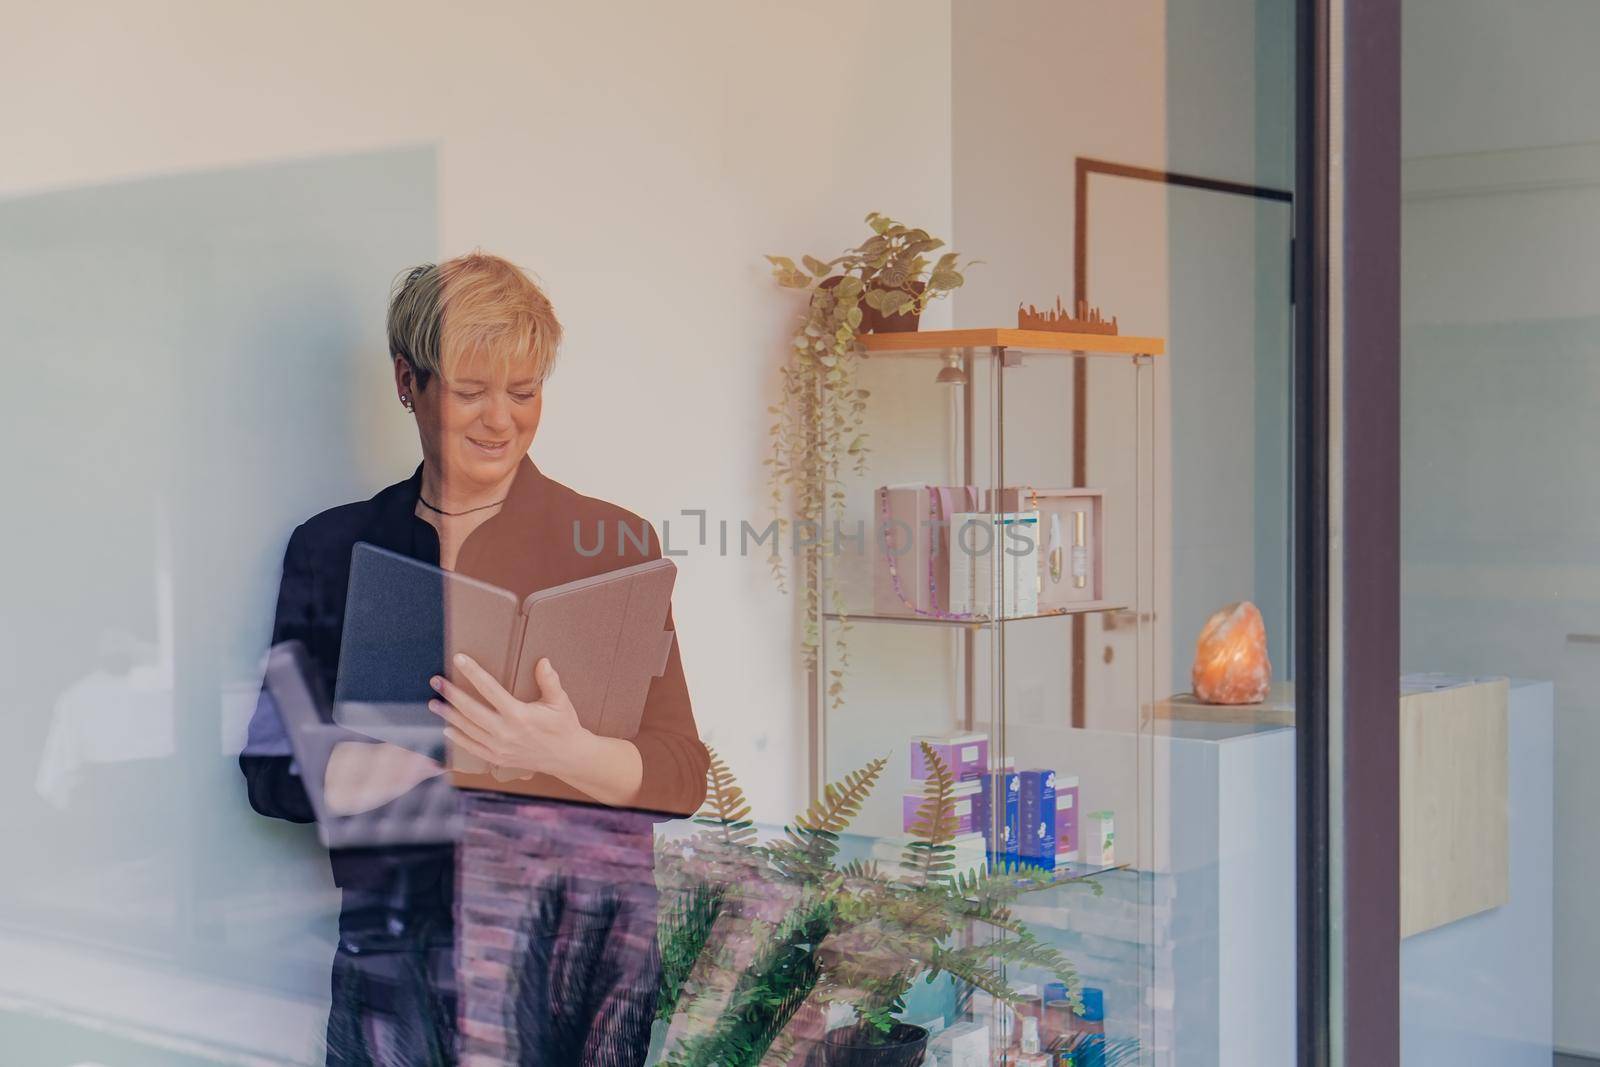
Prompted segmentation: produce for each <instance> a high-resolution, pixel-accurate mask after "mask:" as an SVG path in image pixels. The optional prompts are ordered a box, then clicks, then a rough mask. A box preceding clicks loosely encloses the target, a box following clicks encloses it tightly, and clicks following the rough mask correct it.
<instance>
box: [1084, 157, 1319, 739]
mask: <svg viewBox="0 0 1600 1067" xmlns="http://www.w3.org/2000/svg"><path fill="white" fill-rule="evenodd" d="M1096 174H1102V175H1105V176H1107V177H1111V178H1128V179H1132V180H1134V181H1146V182H1155V183H1158V184H1161V185H1171V186H1178V187H1182V188H1186V189H1200V190H1203V191H1205V192H1213V193H1222V194H1224V195H1228V196H1245V197H1252V198H1254V199H1257V200H1265V201H1269V202H1276V203H1284V204H1288V205H1289V208H1290V213H1291V215H1293V212H1294V193H1293V192H1291V191H1290V190H1288V189H1273V188H1269V187H1267V186H1264V185H1248V184H1245V183H1243V182H1232V181H1226V180H1223V179H1221V178H1207V177H1204V176H1203V175H1199V174H1184V173H1181V172H1178V171H1171V170H1160V169H1157V168H1155V167H1140V166H1135V165H1133V164H1130V163H1117V162H1114V161H1111V160H1106V159H1096V158H1094V157H1092V156H1077V157H1076V158H1075V159H1074V160H1073V178H1072V279H1073V281H1072V306H1073V307H1074V308H1077V307H1079V306H1080V305H1084V304H1087V303H1088V302H1089V184H1090V183H1089V179H1090V178H1091V177H1093V176H1094V175H1096ZM1291 225H1292V224H1291ZM1291 240H1292V238H1291ZM1290 264H1291V266H1290V272H1291V278H1290V280H1289V295H1290V302H1291V304H1292V303H1293V300H1294V279H1293V277H1292V274H1293V270H1294V267H1293V255H1292V253H1291V257H1290ZM1088 464H1089V359H1088V357H1086V356H1079V357H1076V358H1075V359H1073V361H1072V484H1073V485H1087V484H1088V477H1089V466H1088ZM1291 498H1292V494H1291ZM1291 586H1292V583H1291ZM1292 596H1293V592H1292V591H1291V597H1292ZM1085 619H1086V616H1084V615H1073V616H1072V620H1071V623H1070V626H1071V635H1072V637H1071V640H1072V645H1071V649H1072V650H1071V661H1072V688H1071V693H1070V695H1069V697H1068V702H1067V706H1068V708H1069V709H1070V712H1071V723H1072V725H1073V726H1074V727H1076V728H1079V729H1081V728H1083V726H1084V725H1085V724H1086V720H1087V715H1086V708H1087V705H1088V701H1087V698H1086V696H1085V691H1084V681H1085V674H1086V672H1087V670H1088V636H1087V626H1086V622H1085ZM1294 629H1295V630H1296V632H1298V629H1299V627H1298V626H1296V627H1294ZM1163 684H1164V683H1163Z"/></svg>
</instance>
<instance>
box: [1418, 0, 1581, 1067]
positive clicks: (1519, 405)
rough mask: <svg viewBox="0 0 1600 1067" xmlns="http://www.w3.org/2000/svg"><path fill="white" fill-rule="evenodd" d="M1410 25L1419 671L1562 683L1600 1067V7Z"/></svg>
mask: <svg viewBox="0 0 1600 1067" xmlns="http://www.w3.org/2000/svg"><path fill="white" fill-rule="evenodd" d="M1403 13H1404V19H1405V23H1404V47H1405V51H1404V55H1403V68H1402V74H1403V78H1404V84H1403V87H1404V97H1403V126H1402V142H1403V150H1404V155H1405V179H1406V181H1405V200H1404V208H1403V226H1404V229H1403V232H1402V250H1403V255H1404V273H1403V280H1402V296H1403V321H1404V326H1405V333H1404V347H1403V349H1402V359H1403V372H1404V392H1403V396H1402V405H1403V406H1402V421H1401V425H1402V430H1403V436H1402V460H1403V475H1404V482H1403V487H1404V497H1403V501H1404V503H1403V511H1402V571H1401V575H1402V577H1401V581H1402V596H1403V600H1402V632H1401V636H1402V641H1403V644H1402V653H1403V655H1404V657H1405V665H1406V666H1407V667H1408V668H1410V669H1424V668H1425V669H1430V670H1433V669H1443V670H1461V671H1469V672H1475V673H1510V674H1515V675H1521V676H1523V677H1530V678H1541V679H1550V680H1552V681H1554V682H1555V696H1556V772H1555V773H1556V781H1555V790H1556V792H1555V820H1556V826H1555V839H1556V841H1557V842H1558V846H1557V850H1556V861H1555V862H1556V869H1555V899H1554V901H1553V902H1552V906H1553V908H1554V914H1555V924H1556V926H1555V976H1554V989H1555V1002H1554V1014H1555V1042H1556V1046H1557V1047H1558V1048H1564V1049H1568V1050H1571V1051H1578V1052H1584V1053H1588V1054H1590V1055H1596V1054H1600V1020H1597V1018H1596V1016H1595V1013H1594V1011H1593V1006H1592V1003H1591V1002H1592V1000H1593V993H1594V990H1595V989H1596V988H1597V987H1600V967H1597V964H1596V960H1597V958H1600V922H1597V921H1596V918H1595V914H1594V907H1593V895H1594V894H1593V890H1592V887H1593V885H1594V883H1595V879H1596V878H1597V877H1600V833H1597V832H1596V830H1595V828H1594V825H1593V812H1594V811H1595V810H1596V808H1597V806H1600V783H1597V779H1596V777H1595V775H1594V774H1593V773H1592V771H1591V766H1592V763H1593V758H1594V755H1595V753H1596V752H1597V751H1600V706H1597V704H1596V701H1595V700H1594V697H1593V693H1594V691H1595V683H1596V680H1597V678H1600V659H1597V658H1596V652H1595V649H1594V646H1593V645H1590V644H1584V643H1581V642H1574V641H1571V640H1569V638H1568V635H1570V634H1592V633H1596V632H1600V592H1597V590H1600V584H1597V581H1596V576H1595V574H1594V573H1593V572H1594V567H1593V558H1594V553H1593V542H1594V531H1595V529H1596V524H1597V522H1600V517H1597V515H1596V514H1595V506H1594V501H1595V499H1596V487H1595V473H1594V472H1595V470H1596V469H1597V468H1596V461H1595V450H1594V433H1593V430H1592V423H1593V417H1592V410H1593V406H1594V400H1595V396H1596V391H1597V389H1600V385H1597V383H1596V376H1595V367H1596V358H1597V356H1600V255H1597V254H1596V251H1595V250H1596V248H1597V247H1600V227H1597V225H1596V222H1595V220H1596V219H1597V218H1600V143H1597V142H1600V108H1596V107H1595V106H1594V105H1595V102H1596V101H1597V100H1600V68H1596V66H1595V64H1594V63H1593V61H1592V59H1591V58H1590V54H1591V52H1592V51H1593V48H1594V45H1595V43H1596V42H1597V41H1600V6H1596V5H1594V4H1591V3H1585V2H1583V0H1539V2H1537V3H1525V4H1517V5H1503V4H1495V3H1492V2H1488V0H1406V3H1405V5H1404V7H1403Z"/></svg>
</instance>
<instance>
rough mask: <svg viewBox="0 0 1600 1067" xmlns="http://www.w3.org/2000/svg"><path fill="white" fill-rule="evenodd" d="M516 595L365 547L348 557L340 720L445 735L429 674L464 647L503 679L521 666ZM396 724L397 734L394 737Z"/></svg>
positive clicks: (401, 738) (383, 734)
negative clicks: (431, 705) (517, 659)
mask: <svg viewBox="0 0 1600 1067" xmlns="http://www.w3.org/2000/svg"><path fill="white" fill-rule="evenodd" d="M520 615H521V612H520V608H519V605H518V604H517V598H516V597H515V596H514V595H512V594H511V593H509V592H507V591H506V590H504V589H500V588H498V587H496V586H493V585H489V584H488V583H487V582H480V581H478V580H476V579H474V578H468V577H466V576H465V575H462V574H456V573H454V572H452V571H447V570H444V569H442V568H440V567H435V566H433V565H432V564H428V563H422V562H420V561H418V560H414V559H411V558H410V557H409V556H402V555H400V554H399V553H396V552H390V551H388V550H387V549H383V548H378V547H376V546H374V545H369V544H366V543H364V542H363V543H358V544H357V545H356V546H355V550H354V551H353V552H352V553H351V556H350V586H349V591H348V594H347V596H346V598H345V615H344V632H343V636H342V637H341V639H340V649H339V676H338V679H337V680H336V681H335V683H334V695H333V699H334V705H333V718H334V721H335V722H337V723H339V724H340V725H341V726H348V727H349V728H351V729H352V730H360V731H361V732H362V733H365V734H368V735H369V736H372V737H376V738H379V739H380V740H384V741H395V742H396V743H400V744H405V745H406V747H407V748H412V747H415V746H414V745H413V744H410V743H408V742H409V741H411V740H412V739H413V738H414V737H415V736H416V735H415V732H414V731H415V730H421V729H426V730H432V731H433V733H434V736H435V737H436V738H438V739H441V740H442V738H443V735H444V723H443V720H441V719H440V718H439V717H438V716H437V715H435V714H433V712H431V711H429V710H428V700H429V698H430V697H432V696H433V695H434V693H433V690H432V689H430V688H429V687H428V679H429V678H430V677H432V676H433V675H435V674H446V673H448V674H449V676H450V677H451V678H455V677H456V675H455V672H454V671H453V670H452V671H448V672H447V671H446V669H445V668H446V660H445V657H446V653H447V652H448V653H451V654H453V653H456V652H465V653H466V654H467V655H469V656H471V657H472V658H473V659H475V660H477V661H478V662H479V663H480V664H482V665H483V667H484V669H486V670H488V671H489V672H490V673H491V674H493V675H494V676H495V677H497V678H501V679H504V678H505V677H507V676H508V674H509V673H510V671H511V668H512V666H513V664H514V662H515V660H514V659H513V657H514V656H515V654H516V651H517V647H518V644H519V643H520V638H521V633H522V624H521V618H520ZM396 728H399V729H400V731H401V732H400V733H396Z"/></svg>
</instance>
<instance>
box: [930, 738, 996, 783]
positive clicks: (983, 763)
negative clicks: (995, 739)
mask: <svg viewBox="0 0 1600 1067" xmlns="http://www.w3.org/2000/svg"><path fill="white" fill-rule="evenodd" d="M923 741H926V742H928V744H929V745H931V746H933V750H934V751H935V752H937V753H938V754H939V758H940V759H941V760H943V761H944V765H945V767H946V768H948V769H949V771H950V773H951V775H953V776H954V777H955V779H956V781H958V782H959V781H961V780H962V779H963V778H967V777H971V776H973V775H977V774H981V773H983V769H984V768H985V767H987V766H989V735H988V734H980V733H966V734H927V735H924V736H922V737H913V738H912V739H911V777H913V778H916V779H918V780H920V779H923V778H926V777H928V764H927V761H926V760H924V759H923V758H922V744H921V742H923Z"/></svg>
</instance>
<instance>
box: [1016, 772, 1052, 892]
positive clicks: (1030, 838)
mask: <svg viewBox="0 0 1600 1067" xmlns="http://www.w3.org/2000/svg"><path fill="white" fill-rule="evenodd" d="M1017 780H1018V785H1019V792H1020V794H1021V797H1020V800H1019V803H1018V817H1019V819H1020V832H1019V834H1018V837H1019V842H1018V854H1019V855H1020V857H1021V859H1022V862H1024V863H1028V864H1032V865H1033V866H1035V867H1045V868H1048V869H1050V870H1054V869H1055V865H1056V772H1055V771H1051V770H1039V769H1035V770H1027V771H1023V772H1022V773H1021V774H1019V775H1018V776H1017Z"/></svg>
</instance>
